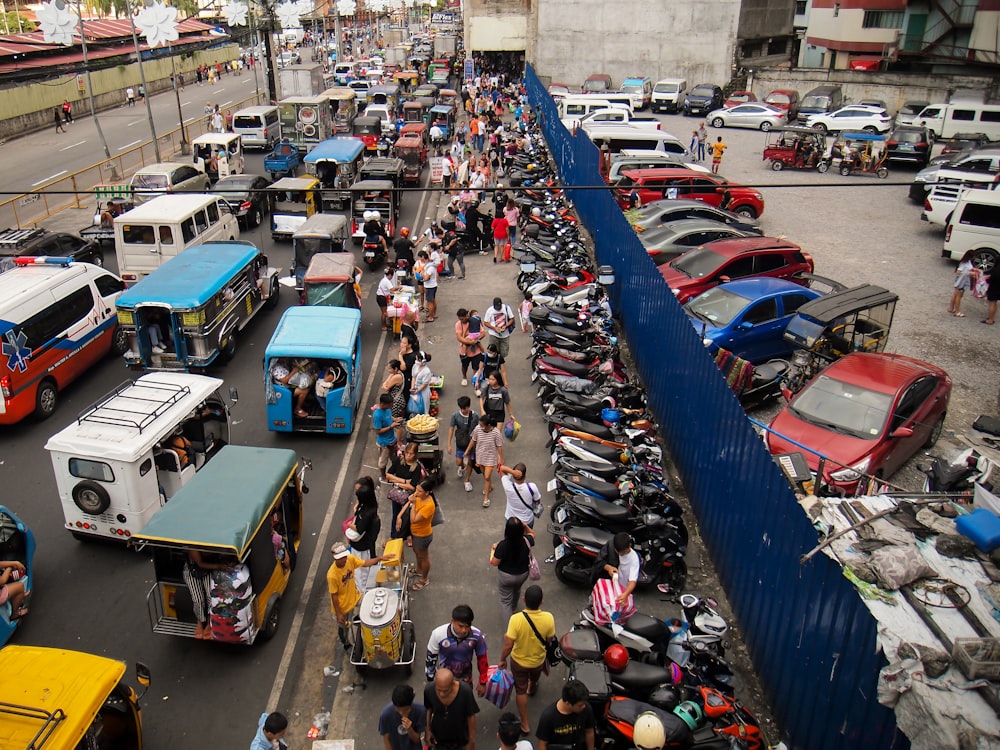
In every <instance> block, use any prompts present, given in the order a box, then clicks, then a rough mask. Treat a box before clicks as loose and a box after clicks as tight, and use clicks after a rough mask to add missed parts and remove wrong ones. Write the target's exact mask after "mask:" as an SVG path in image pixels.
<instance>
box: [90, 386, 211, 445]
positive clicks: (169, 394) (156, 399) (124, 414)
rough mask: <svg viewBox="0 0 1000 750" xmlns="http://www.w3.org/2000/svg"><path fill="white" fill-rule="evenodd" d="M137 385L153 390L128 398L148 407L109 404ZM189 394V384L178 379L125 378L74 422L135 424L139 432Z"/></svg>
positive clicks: (131, 395) (129, 425)
mask: <svg viewBox="0 0 1000 750" xmlns="http://www.w3.org/2000/svg"><path fill="white" fill-rule="evenodd" d="M137 385H141V386H142V388H144V389H147V390H151V391H154V393H152V394H150V395H149V396H138V395H136V394H129V396H128V398H129V399H130V400H131V401H135V402H138V403H141V404H145V405H147V406H148V407H149V408H148V409H139V408H135V409H128V408H124V406H122V405H118V406H113V407H112V406H109V404H110V403H111V402H112V401H113V400H114V399H115V398H117V397H118V396H121V395H122V394H123V393H125V391H127V390H128V389H130V388H133V387H134V386H137ZM190 394H191V388H190V386H186V385H179V384H177V383H162V382H158V381H156V380H148V379H147V380H143V381H142V383H141V384H140V383H139V381H137V380H136V381H132V380H126V381H125V382H123V383H122V384H121V385H119V386H118V387H117V388H115V389H114V390H113V391H111V392H110V393H108V394H106V395H105V396H103V397H102V398H101V399H100V400H99V401H97V402H95V403H94V404H93V405H91V406H89V407H87V408H86V409H84V410H83V411H82V412H80V414H79V416H77V418H76V422H77V424H83V423H84V422H91V423H96V424H110V425H116V426H118V427H134V428H135V429H136V430H138V431H139V433H140V434H141V433H142V431H143V430H144V429H145V428H147V427H149V425H150V424H151V423H152V422H154V421H155V420H156V419H157V418H159V417H160V416H161V415H163V414H164V413H165V412H166V411H167V410H168V409H169V408H170V407H171V406H173V405H174V404H176V403H177V402H178V401H180V400H181V399H182V398H184V397H185V396H189V395H190Z"/></svg>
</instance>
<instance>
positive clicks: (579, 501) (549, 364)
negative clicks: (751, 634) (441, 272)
mask: <svg viewBox="0 0 1000 750" xmlns="http://www.w3.org/2000/svg"><path fill="white" fill-rule="evenodd" d="M508 179H509V182H510V187H511V188H512V189H514V190H515V191H516V196H517V197H516V198H515V200H516V202H517V203H518V205H519V208H520V210H521V216H522V217H524V218H523V225H522V233H521V238H520V240H519V241H518V243H517V244H516V246H515V247H514V255H515V257H516V258H517V259H518V260H519V261H520V263H521V273H520V274H519V276H518V280H517V283H518V286H519V288H520V289H521V290H522V291H526V292H530V293H531V295H532V299H533V301H534V302H535V303H536V306H535V309H533V310H532V311H531V314H530V322H531V324H532V327H533V333H532V336H533V346H532V353H531V358H532V360H533V364H532V366H533V375H532V381H533V383H534V384H535V387H536V388H537V396H538V400H539V402H540V403H542V404H545V405H546V407H545V408H546V413H545V415H546V422H547V425H548V427H549V429H550V440H549V448H550V450H551V452H552V453H551V456H552V465H553V470H554V477H553V479H552V481H551V482H550V483H549V488H550V489H551V490H554V492H555V498H556V499H555V502H554V503H552V505H551V508H550V511H549V512H550V521H551V522H550V523H549V524H548V527H547V528H548V531H549V532H550V533H551V534H552V537H553V538H552V541H553V546H554V554H553V556H552V557H551V558H550V559H549V562H554V563H555V572H556V576H557V577H558V578H559V580H560V581H561V582H563V583H565V584H567V585H570V586H574V587H578V588H580V589H582V590H586V591H590V590H591V589H592V587H593V584H594V582H595V580H596V574H597V573H598V572H599V570H600V568H601V567H603V565H602V563H603V562H604V561H606V560H607V559H608V555H610V554H611V551H612V549H613V545H614V536H615V534H617V533H619V532H626V533H628V534H629V536H630V537H631V540H632V548H633V549H634V550H635V551H636V552H637V553H638V554H639V557H640V560H641V569H640V574H639V581H638V583H639V586H640V587H645V588H647V589H652V590H653V591H657V592H659V593H661V594H663V595H664V597H665V600H667V599H669V600H670V601H673V602H677V601H678V600H679V603H680V612H679V615H678V616H677V617H674V618H669V619H666V618H664V617H662V616H657V615H652V614H647V613H642V612H636V613H634V614H632V615H631V616H629V617H627V618H622V619H618V620H617V621H616V622H614V624H603V623H602V621H601V618H598V617H596V616H595V613H594V608H593V606H592V605H591V604H589V603H588V604H587V606H585V607H584V608H583V611H582V612H581V616H580V618H579V620H578V622H576V623H575V624H574V626H573V628H572V630H570V632H568V633H566V634H565V635H563V637H562V638H561V639H560V644H559V648H558V649H554V657H553V658H555V659H559V660H561V661H562V662H563V663H565V664H566V665H567V666H568V668H569V674H570V676H571V677H574V678H576V679H579V680H581V681H583V682H584V684H586V685H587V686H588V688H589V690H590V696H591V703H592V705H593V707H594V711H595V714H596V715H597V716H598V717H600V718H599V722H598V724H599V727H598V736H599V741H600V744H601V745H602V746H603V747H608V748H633V747H638V748H644V750H653V748H661V747H669V748H698V749H699V750H715V749H719V750H722V749H732V748H751V749H754V750H756V749H757V748H763V747H765V746H766V744H765V742H764V738H763V735H762V732H761V729H760V727H759V725H758V722H757V720H756V719H755V718H754V717H753V715H752V714H751V713H750V712H749V711H748V710H747V708H746V707H745V706H744V705H743V704H742V703H740V702H739V700H737V699H736V697H735V679H734V674H733V670H732V668H731V667H730V665H729V663H728V662H727V661H726V659H725V653H726V650H727V649H728V648H729V647H730V646H729V643H728V641H727V632H728V625H727V623H726V620H725V619H724V618H723V617H722V616H721V615H720V614H719V611H718V608H717V604H716V603H715V602H714V601H713V600H711V599H702V598H700V597H698V596H694V595H692V594H683V595H682V592H683V589H684V586H685V583H686V581H687V566H686V564H685V561H684V555H685V552H686V550H687V545H688V530H687V527H686V525H685V522H684V518H683V510H682V508H681V506H680V504H679V503H678V502H677V500H676V499H675V498H674V497H672V495H671V494H670V487H669V484H668V482H667V480H666V478H665V477H664V471H663V462H662V458H663V456H662V449H661V447H660V445H659V444H658V442H657V439H656V425H655V424H654V422H653V420H652V415H651V414H650V412H649V411H648V409H647V405H646V397H645V393H644V390H643V388H642V386H641V385H639V384H637V383H636V382H634V380H633V378H631V377H630V373H629V371H628V368H627V367H626V365H625V364H624V363H623V361H622V359H621V357H620V352H619V347H618V335H617V324H616V322H615V321H614V319H613V317H612V310H611V307H610V304H609V301H608V298H607V296H606V295H605V293H604V290H603V288H602V287H601V285H600V284H599V283H598V280H597V278H596V277H595V273H594V268H593V262H592V260H591V258H590V256H589V254H588V253H587V250H586V247H585V244H584V241H583V239H582V236H581V234H580V231H579V227H578V226H577V221H576V218H575V217H574V215H573V213H572V211H571V206H570V204H569V201H568V199H567V198H566V196H565V195H564V194H563V193H562V191H561V190H560V189H558V188H557V187H555V185H556V184H557V176H556V174H555V170H554V168H553V166H552V164H551V162H550V160H549V158H548V152H547V150H546V147H545V143H544V140H543V139H542V138H541V136H540V135H539V134H538V133H530V134H529V138H528V142H527V145H526V148H525V151H524V153H522V154H520V155H519V156H518V157H517V159H516V160H515V163H514V164H513V166H512V169H511V170H510V172H509V175H508ZM550 656H552V654H550Z"/></svg>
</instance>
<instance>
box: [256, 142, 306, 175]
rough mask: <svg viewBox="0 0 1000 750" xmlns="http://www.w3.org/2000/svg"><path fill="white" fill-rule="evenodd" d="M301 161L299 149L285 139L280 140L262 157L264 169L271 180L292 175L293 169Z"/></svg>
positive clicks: (296, 167) (293, 173)
mask: <svg viewBox="0 0 1000 750" xmlns="http://www.w3.org/2000/svg"><path fill="white" fill-rule="evenodd" d="M301 163H302V156H301V155H300V154H299V150H298V149H297V148H296V147H295V146H294V145H292V143H291V142H289V141H288V140H287V139H285V140H282V141H280V142H279V143H277V144H276V145H275V147H274V149H273V150H272V151H271V153H269V154H268V155H267V156H265V157H264V171H265V172H267V174H268V175H269V176H270V178H271V179H272V180H274V179H277V178H278V177H294V176H295V170H296V169H298V167H299V164H301Z"/></svg>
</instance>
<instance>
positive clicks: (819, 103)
mask: <svg viewBox="0 0 1000 750" xmlns="http://www.w3.org/2000/svg"><path fill="white" fill-rule="evenodd" d="M829 104H830V97H828V96H807V97H806V98H805V99H803V100H802V107H804V108H809V107H827V106H829Z"/></svg>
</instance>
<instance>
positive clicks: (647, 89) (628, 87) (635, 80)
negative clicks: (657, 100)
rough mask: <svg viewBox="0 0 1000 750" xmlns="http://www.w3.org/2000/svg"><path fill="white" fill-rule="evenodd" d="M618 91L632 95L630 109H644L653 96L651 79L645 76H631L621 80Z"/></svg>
mask: <svg viewBox="0 0 1000 750" xmlns="http://www.w3.org/2000/svg"><path fill="white" fill-rule="evenodd" d="M618 91H619V92H621V93H622V94H628V95H629V96H630V97H632V109H634V110H639V109H645V108H646V107H648V106H649V103H650V100H651V99H652V96H653V81H652V79H650V78H647V77H646V76H632V77H630V78H626V79H625V80H624V81H622V85H621V86H620V87H619V88H618Z"/></svg>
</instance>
